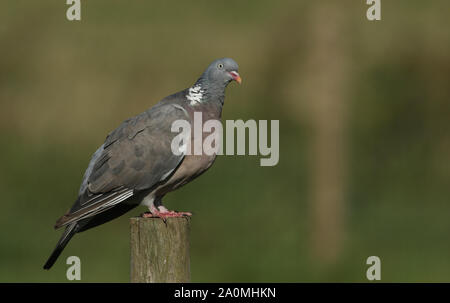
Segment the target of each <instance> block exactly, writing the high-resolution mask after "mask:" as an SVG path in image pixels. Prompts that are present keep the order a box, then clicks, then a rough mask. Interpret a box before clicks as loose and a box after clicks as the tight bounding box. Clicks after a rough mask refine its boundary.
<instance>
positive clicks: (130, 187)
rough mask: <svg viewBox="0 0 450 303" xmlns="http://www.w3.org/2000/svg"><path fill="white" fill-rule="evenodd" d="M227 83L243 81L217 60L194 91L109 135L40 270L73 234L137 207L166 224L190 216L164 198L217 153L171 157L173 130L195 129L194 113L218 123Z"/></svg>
mask: <svg viewBox="0 0 450 303" xmlns="http://www.w3.org/2000/svg"><path fill="white" fill-rule="evenodd" d="M231 81H236V82H237V83H239V84H240V83H241V81H242V80H241V77H240V75H239V73H238V65H237V63H236V62H235V61H234V60H233V59H231V58H222V59H217V60H215V61H213V62H212V63H211V64H210V65H209V66H208V67H207V68H206V70H205V71H204V72H203V74H202V75H201V76H200V78H198V80H197V81H196V82H195V83H194V85H193V86H191V87H189V88H187V89H184V90H182V91H180V92H178V93H175V94H172V95H170V96H168V97H166V98H164V99H162V100H161V101H159V102H158V103H157V104H156V105H154V106H153V107H151V108H150V109H148V110H146V111H145V112H143V113H141V114H139V115H137V116H135V117H133V118H130V119H127V120H125V121H124V122H123V123H122V124H121V125H120V126H119V127H118V128H116V129H115V130H113V131H112V132H111V133H109V135H108V136H107V137H106V140H105V142H104V143H103V144H102V145H101V146H100V147H99V148H98V149H97V150H96V151H95V153H94V154H93V155H92V158H91V160H90V162H89V165H88V167H87V169H86V171H85V174H84V176H83V179H82V182H81V186H80V189H79V192H78V198H77V200H76V201H75V203H74V204H73V206H72V207H71V208H70V210H69V211H68V212H67V213H66V214H65V215H63V216H62V217H61V218H59V219H58V220H57V222H56V224H55V229H58V228H62V227H65V230H64V232H63V234H62V235H61V238H60V240H59V241H58V243H57V245H56V248H55V249H54V250H53V252H52V254H51V255H50V257H49V258H48V260H47V262H46V263H45V265H44V269H50V268H51V267H52V266H53V264H54V263H55V262H56V260H57V259H58V257H59V255H60V254H61V252H62V251H63V249H64V248H65V246H66V245H67V243H68V242H69V241H70V239H71V238H72V237H73V236H74V235H75V234H76V233H79V232H82V231H85V230H88V229H90V228H93V227H95V226H98V225H100V224H103V223H106V222H108V221H110V220H112V219H115V218H117V217H119V216H121V215H123V214H125V213H126V212H128V211H129V210H131V209H133V208H135V207H136V206H138V205H143V206H146V207H148V209H149V212H147V213H144V214H143V216H144V217H159V218H161V219H163V220H164V221H165V220H166V219H167V218H169V217H186V216H190V215H191V213H189V212H176V211H170V210H168V209H167V208H166V207H164V206H163V204H162V198H163V197H164V195H166V194H167V193H169V192H171V191H173V190H176V189H178V188H180V187H181V186H183V185H185V184H187V183H189V182H190V181H192V180H194V179H195V178H197V177H198V176H200V175H201V174H202V173H204V172H205V171H206V170H207V169H208V168H210V167H211V165H212V164H213V162H214V160H215V158H216V154H215V153H213V154H212V155H206V154H205V153H202V154H200V155H197V154H195V153H194V154H192V155H191V153H186V152H181V153H174V152H173V151H172V149H171V143H172V140H173V139H174V138H175V136H176V135H177V133H175V132H173V131H172V130H171V126H172V123H174V122H175V121H177V120H185V121H187V122H189V123H190V124H191V125H193V119H194V113H197V112H200V113H202V120H203V121H207V120H210V119H216V120H220V118H221V114H222V107H223V104H224V99H225V88H226V87H227V86H228V84H229V83H230V82H231ZM193 137H194V136H193V135H191V138H190V140H191V145H192V146H193V140H194V139H193ZM204 137H206V135H205V134H203V139H204Z"/></svg>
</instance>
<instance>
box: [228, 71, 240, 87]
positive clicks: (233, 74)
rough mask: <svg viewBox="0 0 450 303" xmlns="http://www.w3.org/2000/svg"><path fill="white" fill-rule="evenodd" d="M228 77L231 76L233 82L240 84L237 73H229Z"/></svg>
mask: <svg viewBox="0 0 450 303" xmlns="http://www.w3.org/2000/svg"><path fill="white" fill-rule="evenodd" d="M230 75H231V77H232V78H233V80H234V81H236V82H237V83H239V84H241V83H242V79H241V76H239V74H238V72H235V71H231V72H230Z"/></svg>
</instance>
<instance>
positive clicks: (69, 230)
mask: <svg viewBox="0 0 450 303" xmlns="http://www.w3.org/2000/svg"><path fill="white" fill-rule="evenodd" d="M77 231H78V225H77V223H76V222H75V223H72V224H70V225H69V226H67V227H66V230H65V231H64V233H63V234H62V236H61V239H59V241H58V244H56V247H55V249H54V250H53V252H52V254H51V255H50V257H49V258H48V260H47V262H45V265H44V269H50V268H51V267H52V266H53V264H55V262H56V260H57V259H58V257H59V255H60V254H61V253H62V251H63V250H64V247H66V245H67V243H69V241H70V239H72V237H73V236H74V235H75V234H76V233H77Z"/></svg>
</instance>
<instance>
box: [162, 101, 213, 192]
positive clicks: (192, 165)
mask: <svg viewBox="0 0 450 303" xmlns="http://www.w3.org/2000/svg"><path fill="white" fill-rule="evenodd" d="M187 111H188V114H189V115H190V118H191V148H190V152H189V153H188V154H187V155H186V156H185V157H184V159H183V162H182V163H181V164H180V166H179V167H178V169H177V170H176V171H175V173H174V174H173V175H172V176H171V177H170V179H169V180H168V181H167V182H166V183H165V184H164V185H162V186H161V187H160V188H158V190H157V194H165V193H166V192H169V191H172V190H174V189H177V188H179V187H180V186H183V185H184V184H186V183H188V182H190V181H192V180H193V179H195V178H196V177H198V176H200V175H201V174H202V173H204V172H205V171H206V170H207V169H208V168H210V167H211V165H212V164H213V163H214V160H215V159H216V153H215V149H214V146H215V144H219V142H215V143H214V144H210V143H211V140H208V139H207V138H208V137H209V136H211V134H212V132H211V130H209V131H204V130H206V128H205V123H206V122H207V121H208V120H216V121H220V114H221V112H220V110H218V109H217V108H214V107H210V108H208V107H200V106H199V107H192V108H190V109H188V110H187ZM195 149H197V152H196V151H195Z"/></svg>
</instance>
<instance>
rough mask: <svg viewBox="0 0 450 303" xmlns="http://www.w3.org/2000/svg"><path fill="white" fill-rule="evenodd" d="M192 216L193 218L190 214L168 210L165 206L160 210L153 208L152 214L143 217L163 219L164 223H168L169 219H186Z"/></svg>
mask: <svg viewBox="0 0 450 303" xmlns="http://www.w3.org/2000/svg"><path fill="white" fill-rule="evenodd" d="M190 216H192V214H191V213H190V212H177V211H173V210H168V209H167V208H165V207H164V206H159V209H158V208H156V207H151V208H150V212H147V213H143V214H142V217H144V218H161V219H162V220H163V221H164V222H166V220H167V218H186V217H190Z"/></svg>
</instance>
